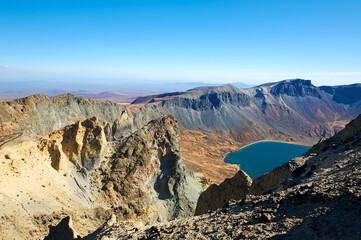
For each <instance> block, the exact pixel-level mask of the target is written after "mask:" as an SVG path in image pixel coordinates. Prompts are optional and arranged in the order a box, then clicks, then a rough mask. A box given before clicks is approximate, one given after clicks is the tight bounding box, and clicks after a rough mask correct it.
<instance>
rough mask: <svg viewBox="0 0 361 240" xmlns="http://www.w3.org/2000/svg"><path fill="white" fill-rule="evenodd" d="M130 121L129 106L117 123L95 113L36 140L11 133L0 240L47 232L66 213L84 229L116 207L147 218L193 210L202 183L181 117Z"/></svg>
mask: <svg viewBox="0 0 361 240" xmlns="http://www.w3.org/2000/svg"><path fill="white" fill-rule="evenodd" d="M130 121H131V119H130V118H129V116H128V115H127V113H126V112H123V113H122V114H121V116H120V117H119V118H118V119H117V120H116V121H115V122H114V124H112V125H110V124H109V123H101V122H99V120H98V118H97V117H93V118H90V119H87V120H84V121H77V122H76V123H75V124H72V125H69V126H66V127H65V128H62V129H60V130H58V131H55V132H53V133H52V134H50V135H44V136H42V137H40V138H38V139H34V138H33V137H30V136H28V135H26V134H24V135H21V136H20V137H18V138H16V136H13V137H12V138H9V139H5V140H4V141H5V142H4V143H5V144H4V145H3V146H2V147H1V149H0V175H1V178H0V219H1V224H0V239H16V240H18V239H43V238H44V237H45V236H46V235H48V234H49V229H48V226H49V225H57V224H58V223H59V222H60V221H61V220H62V219H64V218H65V219H72V221H73V222H74V225H73V229H74V231H76V233H77V234H76V235H79V236H85V235H88V234H89V233H91V232H94V231H95V230H96V229H97V228H98V227H99V226H101V224H103V223H104V222H105V221H106V219H107V218H109V216H112V215H113V214H114V216H116V217H117V219H122V220H130V219H131V220H137V221H139V222H143V223H153V222H161V221H168V220H173V219H175V218H179V217H190V216H192V215H193V214H194V209H195V207H196V204H197V199H198V196H199V194H200V193H201V192H202V191H203V188H202V185H201V184H200V183H199V182H198V181H197V180H196V178H195V177H194V175H193V173H192V172H190V171H189V170H188V169H187V168H186V167H185V165H184V162H183V160H182V158H181V157H180V152H179V138H180V137H179V128H178V125H177V121H176V120H175V119H174V117H173V116H166V117H163V118H160V119H157V120H153V121H151V122H149V123H148V124H146V125H145V126H143V127H141V128H139V129H138V130H133V124H131V122H130ZM63 221H65V220H63ZM69 221H70V220H69ZM62 223H63V222H62ZM60 225H61V224H60ZM62 233H64V232H63V231H62ZM60 239H64V238H63V236H62V237H61V238H60Z"/></svg>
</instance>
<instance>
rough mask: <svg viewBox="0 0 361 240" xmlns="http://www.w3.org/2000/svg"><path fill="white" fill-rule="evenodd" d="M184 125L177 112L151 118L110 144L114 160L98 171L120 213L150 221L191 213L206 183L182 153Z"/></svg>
mask: <svg viewBox="0 0 361 240" xmlns="http://www.w3.org/2000/svg"><path fill="white" fill-rule="evenodd" d="M178 142H179V129H178V127H177V123H176V121H175V119H174V118H173V117H172V116H168V117H165V118H162V119H160V120H154V121H151V122H150V123H149V124H148V125H146V126H145V127H144V128H141V129H139V130H137V131H136V132H135V133H133V134H132V135H131V136H129V137H128V138H126V139H125V140H124V141H116V142H113V143H111V144H110V149H111V150H110V151H108V154H107V156H106V158H108V159H109V160H108V161H107V162H106V163H105V164H103V166H102V167H101V168H100V169H99V170H98V171H97V172H96V174H95V178H96V177H97V176H99V177H100V178H99V180H100V182H101V188H102V189H103V190H104V191H103V192H102V193H101V198H102V201H104V202H105V203H107V204H109V205H110V207H111V208H114V209H119V210H121V211H119V212H117V213H118V218H133V219H134V218H143V219H144V220H145V221H147V222H153V221H165V220H170V219H174V218H178V217H185V216H190V215H192V214H193V213H194V209H195V205H196V202H197V199H198V196H199V194H200V193H201V192H202V190H203V189H202V186H201V185H200V183H198V182H197V181H196V180H195V178H194V175H193V173H192V172H190V171H189V170H187V169H186V168H185V165H184V163H183V160H182V159H181V157H180V155H179V143H178Z"/></svg>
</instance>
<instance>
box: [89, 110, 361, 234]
mask: <svg viewBox="0 0 361 240" xmlns="http://www.w3.org/2000/svg"><path fill="white" fill-rule="evenodd" d="M360 126H361V115H360V116H358V117H357V118H356V119H355V120H353V121H351V122H350V123H349V124H348V125H347V126H346V128H345V129H344V130H342V131H340V132H339V133H338V134H336V135H335V136H334V137H331V138H329V139H327V140H325V141H322V142H320V143H318V144H316V145H315V146H314V147H313V148H312V149H310V150H309V152H308V153H306V154H305V155H303V156H301V157H300V158H298V160H293V161H291V162H289V163H287V164H285V165H283V166H281V167H279V168H276V169H277V171H276V169H275V170H274V171H271V172H269V173H267V174H265V175H263V176H260V177H259V178H257V179H255V181H254V182H253V184H252V187H251V190H250V191H251V192H252V191H256V190H257V191H258V193H259V194H260V195H258V196H255V195H252V194H250V195H247V196H246V197H244V198H243V199H239V200H233V201H230V202H229V203H228V204H226V205H225V206H224V207H223V208H222V209H219V210H217V211H214V212H211V213H208V214H204V215H201V216H196V217H192V218H188V219H182V220H178V221H172V222H169V223H166V224H157V225H151V226H138V227H137V231H134V227H135V226H134V223H126V222H118V223H114V224H112V225H107V226H106V225H104V226H102V227H101V228H99V229H98V230H97V231H96V232H95V233H94V234H91V235H89V236H88V237H87V238H85V239H102V238H105V237H109V238H121V239H154V238H157V239H178V238H186V239H195V238H197V239H209V238H214V239H266V238H272V239H339V238H342V239H358V238H359V236H360V235H361V230H360V229H361V221H360V218H359V215H360V199H361V187H360V186H361V128H360ZM301 160H302V161H301ZM282 177H283V179H284V181H283V180H282ZM235 179H236V178H234V180H235ZM272 179H274V181H273V180H272ZM228 181H229V180H228ZM268 181H273V184H256V183H257V182H258V183H261V182H264V183H266V182H268ZM259 186H262V188H260V187H259ZM234 191H239V189H238V186H236V187H235V189H234ZM218 192H219V193H221V192H222V190H218ZM264 192H266V194H265V193H264ZM223 193H226V191H225V190H223ZM258 193H257V194H258ZM213 197H214V198H215V199H214V201H218V199H219V198H221V197H222V196H219V195H218V196H215V195H213ZM210 201H211V199H210Z"/></svg>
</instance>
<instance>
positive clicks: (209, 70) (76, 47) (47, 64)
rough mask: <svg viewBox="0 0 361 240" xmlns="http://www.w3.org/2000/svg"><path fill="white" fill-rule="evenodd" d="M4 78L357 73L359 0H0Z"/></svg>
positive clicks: (341, 76) (339, 78)
mask: <svg viewBox="0 0 361 240" xmlns="http://www.w3.org/2000/svg"><path fill="white" fill-rule="evenodd" d="M0 23H1V27H0V81H20V80H39V79H40V80H44V79H48V80H49V81H53V80H54V79H55V80H56V79H68V80H69V79H75V80H76V79H83V80H84V79H114V80H113V81H121V80H147V81H164V82H167V81H177V82H179V81H202V82H210V83H215V82H224V83H226V82H244V83H248V84H259V83H264V82H269V81H275V80H282V79H286V78H307V79H311V80H312V81H313V82H314V84H316V85H321V84H327V85H335V84H349V83H356V82H361V1H360V0H338V1H335V0H300V1H296V0H234V1H228V0H219V1H215V0H208V1H205V0H164V1H158V0H117V1H112V0H101V1H94V0H84V1H79V0H71V1H67V0H62V1H57V0H51V1H50V0H44V1H36V0H32V1H30V0H26V1H17V0H0Z"/></svg>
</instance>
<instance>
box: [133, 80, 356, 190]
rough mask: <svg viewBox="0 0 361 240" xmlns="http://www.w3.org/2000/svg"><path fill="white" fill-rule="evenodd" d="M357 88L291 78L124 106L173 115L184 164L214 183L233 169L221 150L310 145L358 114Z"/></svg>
mask: <svg viewBox="0 0 361 240" xmlns="http://www.w3.org/2000/svg"><path fill="white" fill-rule="evenodd" d="M360 91H361V85H360V84H354V85H348V86H336V87H331V86H329V87H328V86H323V87H316V86H314V85H312V83H311V81H310V80H303V79H294V80H285V81H280V82H275V83H268V84H263V85H260V86H257V87H254V88H249V89H238V88H236V87H233V86H232V85H225V86H220V87H201V88H195V89H191V90H188V91H185V92H177V93H174V94H173V93H169V94H161V95H152V96H147V97H142V98H139V99H137V100H136V101H135V102H134V103H136V104H132V105H130V106H129V108H131V109H137V108H138V109H140V111H141V112H143V113H145V114H146V115H147V116H150V115H152V114H159V113H165V114H172V115H174V116H175V118H176V119H177V121H178V122H179V125H180V127H181V128H182V132H183V133H184V134H183V135H182V143H181V144H182V148H181V151H182V154H183V156H184V159H185V162H186V164H187V166H189V167H192V169H195V170H197V171H201V172H202V173H203V174H204V175H205V176H206V177H207V178H209V179H211V181H212V182H213V183H216V184H220V183H221V182H222V181H223V180H224V179H225V178H230V177H232V176H233V175H234V174H235V173H236V169H233V168H232V167H231V166H229V165H226V164H225V163H224V162H223V161H222V159H223V157H224V155H225V154H226V152H224V149H229V151H235V150H236V149H238V148H239V147H241V146H244V145H246V144H248V143H252V142H254V141H259V140H264V139H271V140H281V141H287V142H297V143H302V144H306V145H312V144H315V143H316V142H317V141H318V139H319V138H325V137H329V136H332V135H334V134H335V133H336V132H338V131H340V130H341V129H342V128H343V127H344V126H345V124H346V123H347V122H349V121H350V120H351V119H353V118H355V117H356V116H357V115H358V114H360V113H361V94H359V93H360ZM202 136H203V137H202ZM195 139H197V140H196V141H195ZM218 139H220V140H219V141H218ZM222 139H224V141H223V140H222ZM220 141H221V142H222V143H221V144H220ZM209 149H211V151H209ZM222 152H223V153H222ZM209 163H211V164H212V168H209V167H207V166H208V165H209V166H210V164H209Z"/></svg>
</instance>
